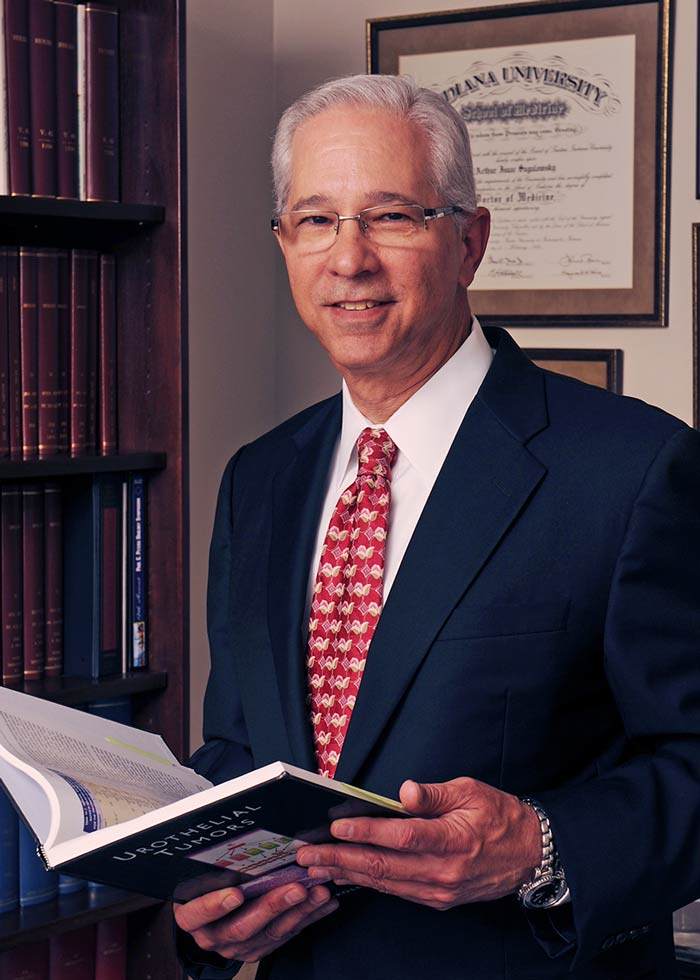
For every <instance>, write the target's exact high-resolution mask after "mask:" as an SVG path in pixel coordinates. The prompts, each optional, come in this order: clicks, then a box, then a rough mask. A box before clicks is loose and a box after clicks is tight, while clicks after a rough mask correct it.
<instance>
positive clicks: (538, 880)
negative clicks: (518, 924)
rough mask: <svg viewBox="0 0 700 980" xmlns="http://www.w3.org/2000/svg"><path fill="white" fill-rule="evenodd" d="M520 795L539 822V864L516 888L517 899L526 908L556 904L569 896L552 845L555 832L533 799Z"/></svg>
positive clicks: (546, 906) (554, 905)
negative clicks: (528, 877) (540, 847)
mask: <svg viewBox="0 0 700 980" xmlns="http://www.w3.org/2000/svg"><path fill="white" fill-rule="evenodd" d="M520 799H521V802H522V803H525V804H526V805H527V806H529V807H530V808H531V809H532V810H534V812H535V814H536V815H537V819H538V820H539V822H540V834H541V837H542V857H541V859H540V864H539V867H538V868H536V869H535V872H534V874H533V876H532V878H531V879H530V881H526V882H525V883H524V884H522V885H521V886H520V888H519V889H518V901H519V902H520V904H521V905H523V906H524V907H525V908H529V909H550V908H555V907H556V906H558V905H562V904H563V903H564V902H566V901H568V899H569V897H570V896H569V887H568V885H567V883H566V877H565V875H564V869H563V868H562V866H561V863H560V861H559V855H558V853H557V849H556V847H555V846H554V835H553V833H552V827H551V825H550V822H549V817H548V816H547V814H546V813H545V811H544V810H543V809H542V807H541V806H540V805H539V803H537V801H536V800H533V799H531V798H530V797H528V796H523V797H521V798H520Z"/></svg>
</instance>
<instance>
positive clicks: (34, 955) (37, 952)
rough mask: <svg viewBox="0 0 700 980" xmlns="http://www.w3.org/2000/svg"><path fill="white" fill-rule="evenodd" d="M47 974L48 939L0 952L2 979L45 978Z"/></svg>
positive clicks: (0, 975) (33, 979)
mask: <svg viewBox="0 0 700 980" xmlns="http://www.w3.org/2000/svg"><path fill="white" fill-rule="evenodd" d="M48 976H49V943H48V940H42V941H40V942H32V943H25V944H23V945H21V946H13V947H12V948H11V949H6V950H5V951H4V952H2V953H0V977H2V980H47V977H48Z"/></svg>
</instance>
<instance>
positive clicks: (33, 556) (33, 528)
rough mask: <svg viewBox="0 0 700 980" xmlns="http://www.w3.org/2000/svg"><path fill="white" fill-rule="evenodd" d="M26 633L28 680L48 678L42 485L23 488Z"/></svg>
mask: <svg viewBox="0 0 700 980" xmlns="http://www.w3.org/2000/svg"><path fill="white" fill-rule="evenodd" d="M22 613H23V615H22V633H23V641H24V642H23V646H24V678H25V680H39V679H40V678H41V677H42V676H43V674H44V660H45V652H46V640H45V632H44V619H45V615H44V493H43V490H42V487H41V485H40V484H38V483H26V484H24V485H23V486H22Z"/></svg>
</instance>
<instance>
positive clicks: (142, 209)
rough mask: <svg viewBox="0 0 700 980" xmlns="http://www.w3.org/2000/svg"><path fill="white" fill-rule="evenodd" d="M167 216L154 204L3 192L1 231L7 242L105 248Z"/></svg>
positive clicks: (8, 243)
mask: <svg viewBox="0 0 700 980" xmlns="http://www.w3.org/2000/svg"><path fill="white" fill-rule="evenodd" d="M164 220H165V208H164V207H160V206H158V205H153V204H117V203H110V202H102V201H99V202H98V201H61V200H57V199H53V198H37V197H3V196H0V235H1V236H2V240H3V242H4V243H5V244H7V245H53V246H58V247H66V248H68V247H72V248H75V247H78V246H80V247H83V248H89V247H98V248H104V247H105V244H106V243H107V244H111V245H116V244H119V243H120V242H122V241H124V240H125V239H128V238H130V237H132V236H134V235H139V234H142V233H143V231H144V229H147V228H149V227H152V226H154V225H158V224H161V223H162V222H163V221H164Z"/></svg>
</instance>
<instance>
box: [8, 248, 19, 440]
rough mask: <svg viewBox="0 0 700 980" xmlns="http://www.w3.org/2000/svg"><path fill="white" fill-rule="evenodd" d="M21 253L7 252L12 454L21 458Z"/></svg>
mask: <svg viewBox="0 0 700 980" xmlns="http://www.w3.org/2000/svg"><path fill="white" fill-rule="evenodd" d="M19 305H20V292H19V253H18V252H17V249H8V252H7V355H8V360H9V371H10V377H9V384H10V388H9V399H10V405H9V413H10V419H9V422H10V456H11V457H12V459H21V458H22V345H21V341H20V311H19Z"/></svg>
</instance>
